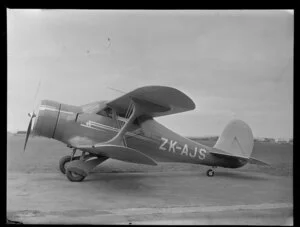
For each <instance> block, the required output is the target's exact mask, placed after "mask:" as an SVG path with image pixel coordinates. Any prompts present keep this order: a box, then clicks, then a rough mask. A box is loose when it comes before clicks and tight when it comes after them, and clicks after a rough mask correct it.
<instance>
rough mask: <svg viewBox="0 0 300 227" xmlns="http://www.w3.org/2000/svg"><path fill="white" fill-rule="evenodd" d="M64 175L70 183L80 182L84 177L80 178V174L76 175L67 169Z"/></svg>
mask: <svg viewBox="0 0 300 227" xmlns="http://www.w3.org/2000/svg"><path fill="white" fill-rule="evenodd" d="M66 175H67V178H68V179H69V180H70V181H72V182H81V181H83V180H84V178H85V176H82V175H80V174H77V173H75V172H73V171H70V170H68V169H67V171H66Z"/></svg>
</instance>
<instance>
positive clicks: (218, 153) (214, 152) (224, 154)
mask: <svg viewBox="0 0 300 227" xmlns="http://www.w3.org/2000/svg"><path fill="white" fill-rule="evenodd" d="M210 153H211V154H212V155H215V156H217V157H219V158H233V159H239V160H241V161H246V162H247V163H249V164H255V165H269V164H268V163H265V162H263V161H260V160H258V159H255V158H250V157H249V158H247V157H243V156H239V155H232V154H230V153H228V152H226V151H223V150H220V149H216V148H213V149H212V150H211V151H210Z"/></svg>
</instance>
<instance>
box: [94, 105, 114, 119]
mask: <svg viewBox="0 0 300 227" xmlns="http://www.w3.org/2000/svg"><path fill="white" fill-rule="evenodd" d="M97 114H99V115H102V116H105V117H109V118H112V109H111V108H110V107H106V108H105V109H103V110H101V111H99V112H98V113H97Z"/></svg>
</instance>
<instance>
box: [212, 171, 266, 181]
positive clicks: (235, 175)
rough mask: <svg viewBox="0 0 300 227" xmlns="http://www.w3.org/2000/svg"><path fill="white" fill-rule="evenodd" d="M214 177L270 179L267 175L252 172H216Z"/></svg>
mask: <svg viewBox="0 0 300 227" xmlns="http://www.w3.org/2000/svg"><path fill="white" fill-rule="evenodd" d="M214 177H222V178H231V179H233V178H235V179H241V180H262V181H265V180H268V178H267V177H266V176H262V175H257V174H254V175H253V174H252V173H251V172H249V173H248V172H218V171H217V172H216V173H215V176H214Z"/></svg>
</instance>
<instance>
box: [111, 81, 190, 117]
mask: <svg viewBox="0 0 300 227" xmlns="http://www.w3.org/2000/svg"><path fill="white" fill-rule="evenodd" d="M131 100H135V101H138V102H139V103H142V104H143V107H147V108H146V109H145V111H144V114H145V115H148V116H151V117H158V116H164V115H169V114H174V113H180V112H184V111H188V110H193V109H195V103H194V102H193V101H192V100H191V99H190V98H189V97H188V96H187V95H185V94H184V93H182V92H181V91H179V90H177V89H175V88H171V87H166V86H146V87H141V88H137V89H135V90H133V91H131V92H129V93H126V94H124V95H122V96H120V97H119V98H116V99H114V100H112V101H110V102H107V103H106V104H107V105H108V106H110V107H112V108H114V109H115V110H116V111H117V112H118V113H120V114H125V113H126V111H127V108H128V106H129V105H130V101H131Z"/></svg>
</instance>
